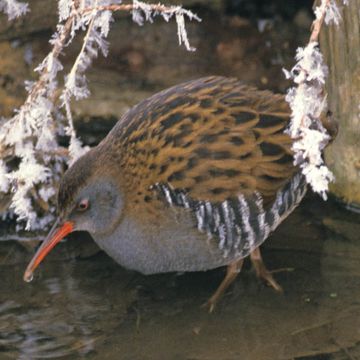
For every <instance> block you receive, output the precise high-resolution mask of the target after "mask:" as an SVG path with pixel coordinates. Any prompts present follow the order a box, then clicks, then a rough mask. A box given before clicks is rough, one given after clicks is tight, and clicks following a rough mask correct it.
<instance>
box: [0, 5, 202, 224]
mask: <svg viewBox="0 0 360 360" xmlns="http://www.w3.org/2000/svg"><path fill="white" fill-rule="evenodd" d="M58 6H59V24H58V25H57V31H56V33H55V34H54V35H53V37H52V39H51V40H50V43H51V44H52V50H51V51H50V53H49V54H48V55H47V56H46V57H45V59H44V60H43V62H42V63H41V64H40V65H39V66H38V67H37V68H36V69H35V70H36V71H37V72H38V73H39V79H38V80H37V81H36V82H34V83H29V85H28V87H27V90H28V97H27V99H26V100H25V102H24V104H23V105H22V106H21V107H20V109H19V110H18V111H17V113H16V114H15V116H14V117H13V118H11V119H9V120H7V121H5V119H3V120H2V122H3V125H2V127H1V128H0V191H1V192H2V193H7V192H9V191H12V193H13V194H12V203H11V208H12V211H13V212H14V213H15V215H16V216H17V219H18V220H19V221H20V220H24V221H25V222H26V228H28V229H30V228H31V229H37V228H44V227H45V226H47V224H49V223H50V222H51V221H52V220H53V218H54V217H53V212H54V211H55V206H54V205H55V193H56V190H55V189H56V187H57V183H58V181H59V179H60V177H61V174H62V172H63V170H64V165H65V163H66V162H67V163H68V164H69V163H71V162H73V161H74V160H75V159H76V158H77V157H78V156H80V155H82V154H83V153H84V152H85V151H86V150H87V149H86V148H84V147H83V146H82V144H81V142H80V140H79V139H77V137H76V134H75V131H74V126H73V118H72V114H71V108H70V103H71V99H72V98H75V99H76V100H78V99H83V98H86V97H88V96H89V95H90V92H89V90H88V87H87V80H86V77H85V71H86V70H87V69H88V68H89V66H90V65H91V63H92V60H93V59H94V58H95V57H96V56H97V55H98V52H99V50H100V51H101V52H102V54H103V55H104V56H106V55H107V52H108V43H107V41H106V37H107V35H108V32H109V28H110V22H111V21H112V13H113V12H114V11H130V12H132V15H133V19H134V21H136V22H137V23H138V24H140V25H142V24H143V22H144V20H146V21H150V22H151V21H152V19H153V17H154V16H156V15H160V16H162V17H163V18H164V19H165V20H166V21H169V19H170V18H171V17H175V20H176V22H177V24H178V37H179V43H180V44H182V43H183V44H184V45H185V47H186V48H187V50H189V51H192V50H194V48H192V47H191V46H190V44H189V40H188V38H187V34H186V31H185V26H184V24H185V20H184V18H185V17H187V18H188V19H190V20H192V19H194V20H197V21H200V19H199V18H198V17H197V16H196V15H195V14H193V13H192V12H190V11H188V10H185V9H183V8H181V7H179V6H164V5H161V4H156V5H154V4H146V3H143V2H141V1H137V0H133V2H132V3H129V4H121V0H113V1H109V0H81V1H78V0H59V2H58ZM27 10H28V6H27V4H26V3H23V2H21V3H20V2H18V1H17V0H0V11H4V12H5V13H7V15H8V17H9V19H13V18H15V17H17V16H20V15H23V14H24V13H25V12H26V11H27ZM82 30H86V34H85V36H84V39H83V45H82V48H81V50H80V52H79V54H78V56H77V57H76V60H75V62H74V64H73V66H72V68H71V70H70V72H69V73H68V74H67V75H66V76H65V82H64V87H63V90H62V91H61V92H60V103H59V104H57V99H58V98H59V96H58V93H59V91H58V89H59V85H58V75H59V72H60V71H62V70H63V67H62V64H61V62H60V61H59V55H60V54H61V53H62V52H63V51H64V49H65V48H66V47H67V46H68V45H69V44H70V43H71V42H72V40H73V39H74V37H75V36H76V34H77V33H78V32H79V31H82ZM61 109H63V112H64V113H65V119H66V121H64V117H63V115H62V113H63V112H61V111H60V110H61ZM59 134H66V135H68V136H69V138H70V142H69V148H68V153H67V154H66V155H64V149H62V148H60V146H59V144H58V140H57V137H58V135H59ZM9 158H10V159H13V158H15V159H17V160H18V162H19V165H18V166H17V167H15V168H10V166H8V163H7V159H9ZM44 202H47V203H48V205H49V206H48V207H46V209H45V207H44V206H43V205H44ZM48 210H49V211H48Z"/></svg>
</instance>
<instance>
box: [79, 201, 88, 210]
mask: <svg viewBox="0 0 360 360" xmlns="http://www.w3.org/2000/svg"><path fill="white" fill-rule="evenodd" d="M88 207H89V200H88V199H83V200H81V201H80V202H79V204H78V206H77V209H78V211H85V210H87V209H88Z"/></svg>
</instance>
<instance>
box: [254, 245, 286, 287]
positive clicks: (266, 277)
mask: <svg viewBox="0 0 360 360" xmlns="http://www.w3.org/2000/svg"><path fill="white" fill-rule="evenodd" d="M250 260H251V263H252V264H253V267H254V269H255V272H256V276H257V277H258V278H259V279H261V280H263V281H264V282H265V283H266V284H267V285H269V286H271V287H272V288H273V289H274V290H275V291H277V292H283V289H282V287H281V286H280V285H279V283H278V282H277V281H276V280H275V279H274V277H273V276H272V274H273V273H275V272H280V271H285V270H289V269H279V270H274V271H269V270H268V269H267V268H266V266H265V264H264V261H263V259H262V256H261V252H260V249H259V248H256V249H255V250H254V251H252V252H251V253H250Z"/></svg>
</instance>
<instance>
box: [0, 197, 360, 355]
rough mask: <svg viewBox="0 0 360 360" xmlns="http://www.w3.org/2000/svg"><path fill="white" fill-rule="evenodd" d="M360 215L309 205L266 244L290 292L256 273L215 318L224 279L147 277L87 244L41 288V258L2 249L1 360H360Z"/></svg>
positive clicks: (48, 263) (49, 271)
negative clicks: (31, 275)
mask: <svg viewBox="0 0 360 360" xmlns="http://www.w3.org/2000/svg"><path fill="white" fill-rule="evenodd" d="M359 220H360V216H359V215H357V214H353V213H350V212H348V211H346V210H344V209H343V208H341V207H339V206H338V205H337V204H335V203H334V202H331V201H328V202H326V203H324V202H322V201H321V200H320V199H319V198H317V197H313V196H310V197H307V198H306V199H305V201H304V202H303V203H302V205H301V206H300V207H299V208H298V209H297V210H296V211H295V213H294V214H293V215H291V216H290V217H289V218H288V219H287V220H286V221H285V222H284V223H283V224H282V226H280V228H279V229H278V231H276V232H275V234H273V235H272V236H271V238H269V240H268V241H267V242H266V244H265V246H264V250H263V254H264V258H265V262H266V263H267V265H268V267H269V268H271V269H278V268H286V269H287V270H292V271H283V272H279V273H276V274H275V277H276V279H277V280H278V281H279V283H280V284H281V285H282V286H283V288H284V294H277V293H275V292H274V291H273V290H272V289H271V288H268V287H266V286H265V285H263V284H261V283H259V282H258V280H257V279H256V277H255V274H254V272H253V271H252V270H251V268H250V265H249V264H248V263H247V266H245V269H244V270H243V272H242V273H241V275H240V276H239V277H238V279H237V281H236V282H235V284H234V286H232V287H231V288H230V289H229V291H228V292H227V293H226V296H225V297H224V298H223V300H222V302H221V303H220V304H219V305H218V307H217V308H216V310H215V312H214V313H213V314H211V315H209V314H208V313H207V312H206V311H204V310H203V309H201V308H200V305H201V304H202V303H204V302H205V301H206V299H207V298H208V297H209V296H210V295H211V293H212V292H213V291H214V290H215V288H216V287H217V286H218V284H219V282H220V281H221V279H222V277H223V276H224V270H223V269H217V270H214V271H210V272H205V273H188V274H183V275H181V274H164V275H154V276H142V275H140V274H138V273H135V272H130V271H126V270H125V269H122V268H121V267H120V266H118V265H117V264H116V263H114V262H113V261H112V260H111V259H110V258H109V257H108V256H106V255H105V254H104V253H101V252H98V250H97V248H96V247H95V246H94V244H93V243H92V242H91V240H89V239H88V238H87V237H86V236H84V235H82V234H80V233H79V234H74V235H73V236H72V237H71V238H70V239H69V240H68V241H67V242H65V243H61V244H60V245H58V247H57V248H56V249H55V251H53V253H52V254H50V255H49V257H48V258H47V259H46V260H45V261H44V263H43V264H42V265H41V266H40V268H39V271H38V272H37V274H36V277H35V279H34V281H33V282H32V283H30V284H27V283H24V282H23V280H22V275H23V271H24V269H25V267H26V262H27V261H29V260H30V258H31V255H32V251H31V250H28V249H25V247H24V246H22V245H20V244H19V242H14V241H7V242H4V241H2V242H0V272H1V277H0V287H1V292H0V359H47V358H59V359H76V358H79V357H83V358H87V359H99V360H100V359H111V360H115V359H116V360H117V359H122V360H127V359H129V360H130V359H131V360H132V359H134V360H137V359H139V360H140V359H141V360H147V359H149V360H150V359H167V360H173V359H174V360H177V359H179V360H180V359H187V360H218V359H224V360H232V359H234V360H235V359H249V360H253V359H254V360H263V359H264V360H272V359H274V360H275V359H276V360H277V359H289V360H290V359H319V360H320V359H360V346H359V344H360V316H359V315H360V265H359V260H360V241H359V234H360V222H359Z"/></svg>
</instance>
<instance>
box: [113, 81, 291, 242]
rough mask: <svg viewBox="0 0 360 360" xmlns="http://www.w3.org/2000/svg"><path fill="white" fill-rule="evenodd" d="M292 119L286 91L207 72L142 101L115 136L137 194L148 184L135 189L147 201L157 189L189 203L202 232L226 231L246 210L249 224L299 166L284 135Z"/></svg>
mask: <svg viewBox="0 0 360 360" xmlns="http://www.w3.org/2000/svg"><path fill="white" fill-rule="evenodd" d="M289 117H290V113H289V107H288V105H287V103H286V101H285V99H284V97H283V96H281V95H274V94H273V93H271V92H269V91H259V90H256V89H255V88H252V87H248V86H245V85H243V84H241V83H240V82H238V81H237V80H236V79H229V78H223V77H207V78H203V79H199V80H196V81H190V82H188V83H184V84H182V85H178V86H175V87H173V88H170V89H168V90H165V91H163V92H161V93H158V94H156V95H154V96H153V97H151V98H149V99H147V100H145V101H144V102H142V103H140V104H139V105H137V106H136V107H135V108H133V109H132V110H130V112H128V114H127V115H126V116H125V117H124V119H123V120H122V122H121V124H120V125H119V126H118V129H116V128H115V129H114V130H113V134H112V137H113V138H114V139H117V141H119V142H120V143H122V147H123V148H124V149H126V150H125V152H126V155H125V154H123V156H124V158H123V164H124V171H125V172H126V173H127V174H129V175H130V177H129V187H132V189H133V190H131V191H132V192H136V190H135V187H136V188H137V189H142V190H143V189H148V192H146V194H144V192H143V191H140V190H139V191H138V192H139V194H140V195H139V196H141V197H144V198H145V199H146V200H147V201H148V202H151V200H152V199H153V197H154V196H155V193H156V192H157V193H158V194H160V196H161V197H162V198H163V200H164V201H165V202H167V203H168V204H171V205H174V206H182V207H188V208H190V209H192V210H193V211H194V213H196V216H197V218H198V227H199V229H200V230H201V229H202V230H206V231H208V232H210V233H213V234H214V233H216V235H218V236H220V237H221V234H220V232H221V231H227V233H228V232H229V229H227V230H224V229H225V228H226V227H229V226H230V225H229V224H230V223H228V224H226V221H227V220H229V221H230V222H231V223H233V222H234V220H236V218H237V217H242V218H243V220H242V222H243V223H244V221H247V220H246V219H245V218H244V214H248V217H250V219H249V221H250V225H249V226H252V225H251V221H252V220H251V217H253V216H255V215H256V217H258V215H259V213H260V209H259V207H260V206H261V207H262V209H263V210H262V211H263V212H264V209H265V210H266V209H270V208H271V206H273V204H274V202H275V201H276V197H277V196H278V192H279V190H280V189H283V188H284V186H286V184H289V182H290V181H291V179H292V178H293V177H294V175H295V174H296V173H297V172H298V169H297V168H296V167H294V165H293V157H292V151H291V144H292V140H291V139H290V137H289V136H288V135H287V134H285V133H284V129H285V128H286V126H287V125H288V121H289ZM125 168H126V169H125ZM130 179H131V180H130ZM134 179H135V180H134ZM130 182H131V184H130ZM154 190H155V191H154ZM216 209H218V210H216ZM199 222H200V224H199ZM260 222H261V220H259V221H258V225H257V226H258V227H260V226H261V224H260ZM206 223H207V225H206ZM221 224H225V225H224V226H223V227H221V226H220V225H221ZM244 226H245V225H244ZM222 229H223V230H222ZM248 230H249V229H248ZM240 231H241V229H240Z"/></svg>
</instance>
